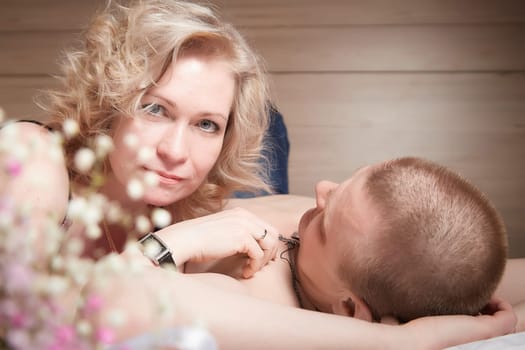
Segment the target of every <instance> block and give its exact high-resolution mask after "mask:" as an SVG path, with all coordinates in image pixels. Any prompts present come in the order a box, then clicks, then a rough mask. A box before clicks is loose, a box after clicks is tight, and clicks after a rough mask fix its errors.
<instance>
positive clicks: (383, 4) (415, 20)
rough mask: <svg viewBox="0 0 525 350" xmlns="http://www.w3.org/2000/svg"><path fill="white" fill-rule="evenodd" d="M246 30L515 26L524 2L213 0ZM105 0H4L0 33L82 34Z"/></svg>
mask: <svg viewBox="0 0 525 350" xmlns="http://www.w3.org/2000/svg"><path fill="white" fill-rule="evenodd" d="M203 2H205V3H212V4H213V5H214V6H215V7H217V8H218V9H219V11H220V13H221V14H222V15H223V16H224V18H225V19H226V20H228V21H231V22H232V23H234V24H235V25H238V26H244V27H260V26H266V27H273V26H286V27H290V26H334V25H335V26H341V25H356V24H358V25H369V24H436V23H444V24H452V23H456V24H457V23H471V24H472V23H517V22H524V21H525V6H523V2H522V0H499V1H478V0H456V1H441V0H375V1H362V0H324V1H318V0H286V1H283V0H213V1H203ZM103 3H104V0H46V1H42V0H2V2H0V31H28V30H31V31H42V30H44V31H46V30H78V29H80V28H83V27H84V26H85V24H86V23H87V19H88V17H89V16H90V15H91V14H92V13H93V12H94V10H95V9H96V8H97V6H99V5H101V4H103Z"/></svg>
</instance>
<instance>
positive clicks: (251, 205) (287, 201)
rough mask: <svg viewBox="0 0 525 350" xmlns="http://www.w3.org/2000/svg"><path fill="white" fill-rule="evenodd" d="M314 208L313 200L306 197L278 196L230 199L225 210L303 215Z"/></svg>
mask: <svg viewBox="0 0 525 350" xmlns="http://www.w3.org/2000/svg"><path fill="white" fill-rule="evenodd" d="M314 206H315V199H314V198H313V197H308V196H299V195H293V194H278V195H270V196H261V197H254V198H232V199H229V200H228V203H227V205H226V208H236V207H240V208H244V209H248V210H252V211H254V212H255V211H261V212H265V211H284V212H285V213H290V214H294V213H301V214H302V213H303V212H304V211H306V210H308V209H309V208H312V207H314Z"/></svg>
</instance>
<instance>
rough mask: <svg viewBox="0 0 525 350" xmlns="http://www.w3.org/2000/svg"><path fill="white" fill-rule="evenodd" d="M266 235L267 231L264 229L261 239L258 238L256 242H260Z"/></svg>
mask: <svg viewBox="0 0 525 350" xmlns="http://www.w3.org/2000/svg"><path fill="white" fill-rule="evenodd" d="M267 234H268V230H266V229H264V233H263V235H262V236H261V237H259V238H258V239H257V240H258V241H262V240H263V239H264V237H266V235H267Z"/></svg>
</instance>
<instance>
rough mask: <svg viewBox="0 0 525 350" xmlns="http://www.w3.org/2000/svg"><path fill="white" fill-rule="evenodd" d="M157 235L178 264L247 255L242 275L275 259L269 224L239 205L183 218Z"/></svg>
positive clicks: (275, 242)
mask: <svg viewBox="0 0 525 350" xmlns="http://www.w3.org/2000/svg"><path fill="white" fill-rule="evenodd" d="M156 234H157V235H158V236H159V237H161V238H162V240H163V241H164V242H166V244H167V245H168V246H169V248H170V249H171V251H172V254H173V258H174V260H175V262H176V263H177V265H182V264H185V263H187V262H192V263H203V262H207V261H210V260H214V259H221V258H226V257H229V256H233V255H238V254H243V255H246V256H247V258H248V261H247V263H246V265H245V266H244V267H243V277H245V278H249V277H251V276H253V274H254V273H255V272H257V271H259V270H260V269H261V268H262V267H263V266H265V265H266V264H267V263H268V261H270V260H271V259H274V258H275V256H276V253H277V248H278V241H279V240H278V232H277V230H276V229H275V228H274V227H273V226H272V225H270V224H269V223H267V222H266V221H264V220H262V219H260V218H259V217H257V216H256V215H254V214H252V213H251V212H249V211H247V210H245V209H241V208H235V209H229V210H224V211H222V212H219V213H216V214H211V215H207V216H203V217H200V218H196V219H192V220H187V221H183V222H180V223H177V224H174V225H171V226H168V227H166V228H164V229H162V230H159V231H157V232H156Z"/></svg>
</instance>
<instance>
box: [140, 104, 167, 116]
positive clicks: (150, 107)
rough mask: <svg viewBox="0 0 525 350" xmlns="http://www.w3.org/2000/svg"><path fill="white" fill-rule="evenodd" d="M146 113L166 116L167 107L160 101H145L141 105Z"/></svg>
mask: <svg viewBox="0 0 525 350" xmlns="http://www.w3.org/2000/svg"><path fill="white" fill-rule="evenodd" d="M140 107H141V108H142V109H143V110H144V111H145V112H146V113H149V114H152V115H156V116H165V115H167V114H166V108H164V107H162V106H161V105H159V104H158V103H145V104H143V105H142V106H140Z"/></svg>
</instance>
